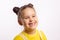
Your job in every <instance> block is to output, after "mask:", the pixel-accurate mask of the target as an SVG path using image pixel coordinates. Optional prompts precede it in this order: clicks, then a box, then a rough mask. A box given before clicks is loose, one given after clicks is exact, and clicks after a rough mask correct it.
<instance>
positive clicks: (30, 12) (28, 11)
mask: <svg viewBox="0 0 60 40" xmlns="http://www.w3.org/2000/svg"><path fill="white" fill-rule="evenodd" d="M34 14H35V10H34V9H33V8H26V9H24V10H22V16H30V15H34Z"/></svg>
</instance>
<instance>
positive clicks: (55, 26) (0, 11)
mask: <svg viewBox="0 0 60 40" xmlns="http://www.w3.org/2000/svg"><path fill="white" fill-rule="evenodd" d="M28 3H32V4H34V7H35V10H36V12H37V15H38V19H39V24H38V29H39V30H43V31H44V33H45V34H46V36H47V39H48V40H60V31H59V30H60V0H0V40H13V38H14V36H15V35H17V34H18V33H20V32H21V31H22V30H23V27H21V26H20V25H19V24H18V22H17V16H16V14H14V12H13V11H12V9H13V7H14V6H19V7H21V6H22V5H24V4H28Z"/></svg>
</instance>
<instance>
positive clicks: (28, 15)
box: [13, 3, 47, 40]
mask: <svg viewBox="0 0 60 40" xmlns="http://www.w3.org/2000/svg"><path fill="white" fill-rule="evenodd" d="M13 11H14V12H15V13H16V14H17V16H18V23H19V24H20V25H22V26H23V27H24V30H23V31H22V32H21V33H19V34H18V35H17V36H16V37H15V38H14V40H47V39H46V36H45V35H44V33H43V32H42V31H38V30H37V29H36V27H37V25H38V18H37V16H36V12H35V9H34V7H33V5H32V4H31V3H29V4H28V5H24V6H22V7H21V8H19V7H14V8H13Z"/></svg>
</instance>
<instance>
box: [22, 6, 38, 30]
mask: <svg viewBox="0 0 60 40" xmlns="http://www.w3.org/2000/svg"><path fill="white" fill-rule="evenodd" d="M21 21H22V24H23V26H24V28H25V29H26V30H34V29H36V27H37V24H38V19H37V16H36V12H35V10H34V9H33V8H29V7H28V8H26V9H24V10H22V14H21Z"/></svg>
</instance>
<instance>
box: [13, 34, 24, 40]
mask: <svg viewBox="0 0 60 40" xmlns="http://www.w3.org/2000/svg"><path fill="white" fill-rule="evenodd" d="M13 40H23V38H22V37H21V36H20V35H17V36H15V37H14V39H13Z"/></svg>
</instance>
